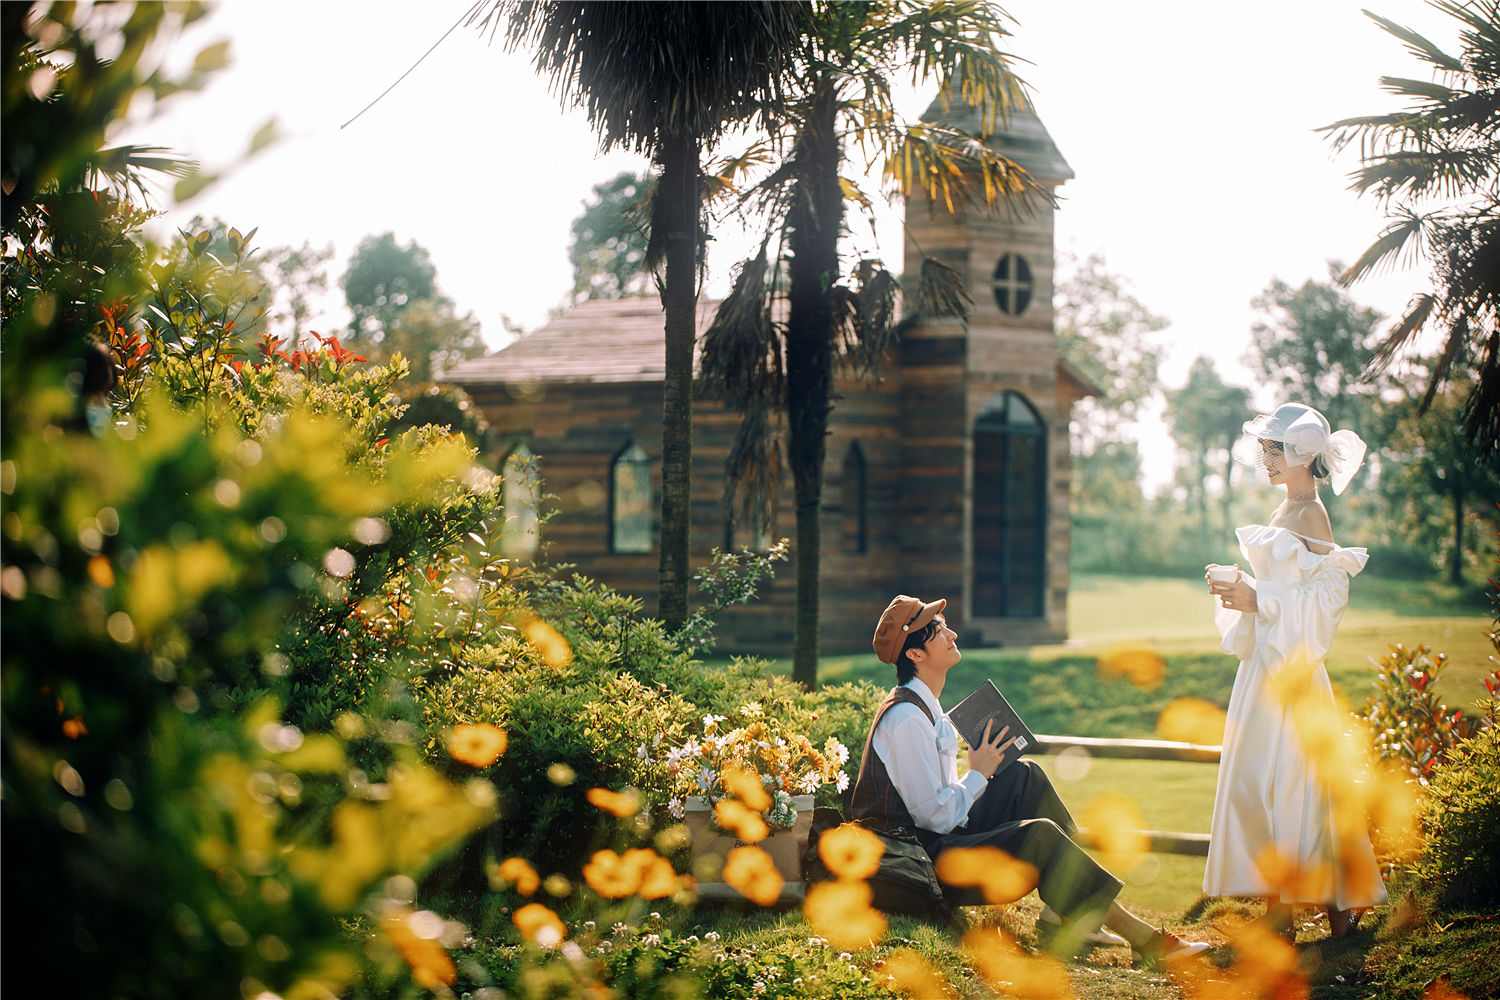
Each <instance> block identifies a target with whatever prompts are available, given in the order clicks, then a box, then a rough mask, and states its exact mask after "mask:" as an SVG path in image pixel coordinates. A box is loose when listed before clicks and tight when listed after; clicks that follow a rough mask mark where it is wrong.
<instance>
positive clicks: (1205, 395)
mask: <svg viewBox="0 0 1500 1000" xmlns="http://www.w3.org/2000/svg"><path fill="white" fill-rule="evenodd" d="M1166 395H1167V421H1168V422H1169V423H1170V424H1171V425H1172V436H1173V437H1174V438H1175V439H1176V441H1177V447H1178V448H1179V449H1180V450H1181V451H1182V452H1183V453H1184V454H1185V455H1186V456H1187V459H1188V462H1187V465H1186V468H1187V469H1188V470H1191V471H1190V473H1189V475H1188V476H1187V477H1186V478H1185V479H1183V480H1181V483H1182V485H1183V486H1185V487H1187V489H1188V499H1189V503H1192V502H1194V501H1196V503H1197V507H1198V530H1199V533H1200V536H1201V539H1202V541H1203V544H1204V545H1205V546H1206V545H1207V544H1208V543H1209V532H1208V496H1209V494H1208V479H1209V476H1210V474H1211V470H1213V469H1215V467H1216V464H1217V468H1220V469H1223V473H1222V475H1223V483H1224V485H1223V489H1222V494H1221V497H1220V502H1221V504H1222V505H1223V511H1224V534H1225V535H1226V536H1227V535H1228V534H1229V532H1230V531H1231V530H1232V529H1233V525H1231V524H1230V505H1231V503H1232V501H1233V477H1234V454H1233V451H1234V444H1235V442H1236V441H1237V440H1238V439H1239V436H1240V434H1241V428H1242V427H1243V425H1244V423H1245V420H1246V418H1248V417H1249V415H1250V392H1249V390H1248V389H1242V388H1240V387H1239V386H1233V385H1225V384H1224V381H1223V380H1222V379H1221V378H1220V377H1219V373H1218V372H1217V371H1216V370H1215V369H1214V363H1213V361H1212V360H1211V359H1209V358H1206V357H1204V356H1202V355H1199V356H1198V357H1197V358H1196V359H1195V360H1194V361H1193V365H1192V367H1191V368H1190V369H1188V377H1187V382H1186V383H1185V384H1184V385H1183V387H1182V388H1181V389H1176V390H1168V391H1167V394H1166Z"/></svg>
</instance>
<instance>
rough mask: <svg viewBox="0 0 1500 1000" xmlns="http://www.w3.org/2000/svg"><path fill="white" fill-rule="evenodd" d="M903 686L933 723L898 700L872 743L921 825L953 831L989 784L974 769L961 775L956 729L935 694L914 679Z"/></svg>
mask: <svg viewBox="0 0 1500 1000" xmlns="http://www.w3.org/2000/svg"><path fill="white" fill-rule="evenodd" d="M902 686H903V687H905V688H908V689H910V690H911V691H912V692H913V693H914V694H916V695H917V697H919V698H921V699H922V702H923V704H925V705H926V706H927V708H928V710H929V711H931V712H932V717H933V719H934V720H935V722H928V721H927V716H925V715H923V714H922V710H921V709H920V708H918V707H917V706H915V705H913V704H910V703H909V702H897V703H896V704H894V705H892V706H891V707H890V708H889V709H887V710H886V713H885V715H884V716H882V717H881V719H880V725H878V726H876V727H875V737H874V739H873V740H872V741H871V745H872V746H873V747H874V748H875V752H876V753H877V754H879V755H880V761H881V763H883V764H884V765H885V770H886V773H887V774H889V775H890V776H891V782H892V784H894V785H895V786H896V791H897V792H898V793H900V795H901V801H902V802H904V803H906V810H907V812H909V813H911V818H912V819H913V820H915V821H916V824H917V826H919V827H921V828H922V829H924V830H931V831H932V832H933V833H949V832H951V831H952V830H954V829H955V828H957V827H960V826H963V824H964V821H965V820H967V819H968V818H969V807H970V806H972V805H973V804H974V800H975V799H977V798H979V796H980V795H981V794H983V792H984V790H985V787H986V786H987V782H986V780H985V777H984V775H982V774H980V773H979V772H978V771H974V770H970V771H969V772H968V773H966V774H965V775H964V776H963V778H962V779H960V778H959V777H958V730H956V729H954V728H953V723H952V722H951V721H949V719H948V713H947V712H944V711H943V706H942V705H940V704H939V703H938V700H937V698H936V697H935V696H934V695H933V693H932V690H931V689H930V688H929V687H928V686H927V685H926V684H924V683H923V682H922V681H920V680H918V679H917V678H915V677H913V678H912V679H911V680H909V681H907V682H906V683H905V684H904V685H902Z"/></svg>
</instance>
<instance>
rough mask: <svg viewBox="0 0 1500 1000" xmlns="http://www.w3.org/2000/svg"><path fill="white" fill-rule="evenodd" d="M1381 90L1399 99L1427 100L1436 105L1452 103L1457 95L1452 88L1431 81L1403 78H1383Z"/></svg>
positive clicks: (1381, 79)
mask: <svg viewBox="0 0 1500 1000" xmlns="http://www.w3.org/2000/svg"><path fill="white" fill-rule="evenodd" d="M1380 89H1381V90H1384V91H1385V92H1386V93H1389V94H1395V95H1396V96H1397V97H1422V98H1426V99H1427V100H1429V101H1431V102H1433V103H1434V104H1442V103H1444V102H1445V101H1451V100H1452V99H1453V95H1454V94H1455V93H1456V91H1455V90H1454V89H1453V88H1452V87H1445V86H1443V85H1442V84H1441V83H1434V82H1433V81H1431V80H1411V79H1407V78H1406V77H1403V76H1382V77H1381V78H1380Z"/></svg>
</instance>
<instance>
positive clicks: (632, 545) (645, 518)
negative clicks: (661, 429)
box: [609, 441, 651, 552]
mask: <svg viewBox="0 0 1500 1000" xmlns="http://www.w3.org/2000/svg"><path fill="white" fill-rule="evenodd" d="M609 548H610V551H611V552H650V551H651V459H650V457H649V456H648V455H647V454H646V453H645V452H644V451H642V450H641V446H640V445H638V444H636V443H635V442H634V441H632V442H630V443H629V444H628V445H626V446H625V447H624V448H623V449H622V450H621V451H620V453H619V454H618V455H616V456H615V461H614V465H613V467H612V468H611V469H610V473H609Z"/></svg>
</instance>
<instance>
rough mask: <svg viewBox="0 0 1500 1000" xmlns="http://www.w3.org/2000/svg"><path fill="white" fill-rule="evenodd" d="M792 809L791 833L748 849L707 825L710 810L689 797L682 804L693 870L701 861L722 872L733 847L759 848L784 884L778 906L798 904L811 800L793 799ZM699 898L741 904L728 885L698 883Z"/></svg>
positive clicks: (777, 833)
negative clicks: (707, 860) (794, 810)
mask: <svg viewBox="0 0 1500 1000" xmlns="http://www.w3.org/2000/svg"><path fill="white" fill-rule="evenodd" d="M792 805H794V806H795V807H796V808H797V822H796V823H795V824H793V825H792V827H791V828H790V829H786V830H776V829H773V830H772V831H771V835H770V836H769V837H767V838H766V839H765V840H762V841H761V842H760V843H758V844H752V845H747V844H745V843H744V841H742V840H739V839H737V838H735V837H731V836H729V835H727V834H724V833H721V832H720V831H718V830H716V829H714V828H713V827H712V826H710V825H709V821H710V820H711V819H712V817H713V807H712V806H710V805H709V803H708V799H707V798H706V797H704V796H701V795H693V796H689V797H688V799H687V801H686V802H685V803H684V807H685V808H686V810H687V818H686V821H685V822H686V823H687V828H688V833H689V835H691V836H692V838H693V841H692V857H693V868H694V870H697V867H698V862H699V861H700V860H702V859H704V858H715V859H717V862H716V865H715V866H716V867H718V868H722V867H723V865H724V859H725V858H727V857H728V856H729V852H730V851H732V850H734V849H735V848H736V847H745V846H752V847H759V848H760V849H761V850H763V851H765V852H766V853H767V854H769V855H770V856H771V860H772V861H773V862H774V863H775V865H776V870H777V871H779V872H780V873H781V877H782V878H783V879H785V880H786V886H785V887H784V888H783V889H782V890H781V899H780V900H779V902H782V903H787V902H800V901H801V900H802V897H803V894H804V892H805V885H804V883H803V881H802V852H803V851H804V850H806V849H807V835H808V831H809V830H810V829H811V827H812V814H813V796H811V795H793V796H792ZM698 894H699V896H700V897H701V898H702V899H704V900H705V901H716V902H726V901H736V900H739V901H743V900H744V897H743V896H741V895H740V894H739V893H738V892H736V891H735V890H734V888H733V887H732V886H730V885H729V884H728V883H727V882H700V883H699V884H698Z"/></svg>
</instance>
